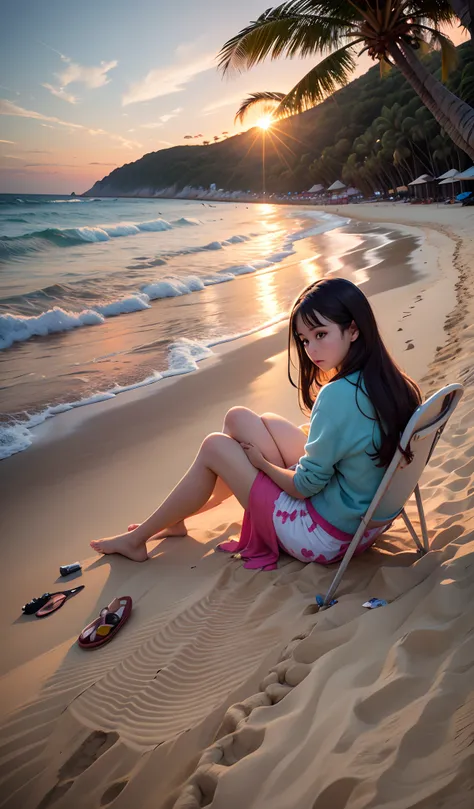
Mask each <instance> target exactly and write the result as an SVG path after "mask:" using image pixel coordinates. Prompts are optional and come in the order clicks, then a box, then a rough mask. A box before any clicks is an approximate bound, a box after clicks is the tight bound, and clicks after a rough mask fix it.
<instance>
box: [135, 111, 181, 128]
mask: <svg viewBox="0 0 474 809" xmlns="http://www.w3.org/2000/svg"><path fill="white" fill-rule="evenodd" d="M182 111H183V108H182V107H176V109H175V110H171V112H167V113H166V114H165V115H160V118H159V120H158V121H153V122H152V123H149V124H140V127H139V128H140V129H159V128H160V127H161V126H163V124H165V123H166V122H167V121H171V119H172V118H176V116H177V115H179V113H180V112H182ZM128 131H129V132H131V130H130V129H129V130H128Z"/></svg>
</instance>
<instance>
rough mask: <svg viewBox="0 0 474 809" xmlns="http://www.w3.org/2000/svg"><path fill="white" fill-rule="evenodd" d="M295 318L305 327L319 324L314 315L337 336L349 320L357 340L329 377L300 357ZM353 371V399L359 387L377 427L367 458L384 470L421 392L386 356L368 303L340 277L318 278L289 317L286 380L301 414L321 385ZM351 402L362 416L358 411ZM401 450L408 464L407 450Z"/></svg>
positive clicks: (357, 290)
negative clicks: (336, 328) (295, 360)
mask: <svg viewBox="0 0 474 809" xmlns="http://www.w3.org/2000/svg"><path fill="white" fill-rule="evenodd" d="M297 314H300V315H301V318H302V320H303V322H304V323H305V325H306V326H307V327H308V328H315V327H318V326H323V325H324V324H323V323H322V322H321V321H320V320H319V319H318V315H322V317H324V318H325V319H326V320H330V321H331V322H332V323H337V325H338V326H339V328H340V329H341V332H343V331H345V330H346V329H348V328H349V326H350V325H351V323H352V322H354V323H355V324H356V326H357V328H358V330H359V336H358V337H357V339H356V340H354V341H353V342H352V343H351V344H350V348H349V351H348V353H347V355H346V357H345V359H344V361H343V363H342V365H341V367H340V368H338V369H337V370H336V373H335V374H333V375H332V376H331V375H330V374H328V373H325V372H324V371H323V370H322V369H321V368H318V366H317V365H314V363H312V362H311V360H310V359H309V357H308V355H307V354H306V351H305V349H304V347H303V344H302V342H301V340H300V339H299V337H298V329H297V327H296V315H297ZM292 343H294V344H295V346H296V350H297V353H298V383H297V384H296V383H295V382H294V381H293V379H292V377H291V366H292V365H293V367H294V363H292V360H291V347H292ZM356 371H360V372H361V373H360V374H359V379H358V381H357V383H353V384H355V385H356V387H357V389H358V390H357V391H356V400H357V396H358V392H359V389H362V390H364V388H365V390H366V392H367V394H368V397H369V399H370V401H371V403H372V405H373V407H374V410H375V414H376V421H377V422H378V425H379V427H380V434H381V443H380V446H378V447H376V452H375V453H374V454H373V455H371V457H373V458H374V460H375V461H376V462H377V466H379V467H387V466H388V465H389V463H390V461H391V460H392V457H393V455H394V453H395V450H396V449H397V447H399V442H400V436H401V434H402V432H403V430H404V428H405V427H406V425H407V423H408V421H409V419H410V418H411V416H412V415H413V413H414V411H415V410H416V408H417V407H418V405H419V404H420V403H421V401H422V396H421V391H420V389H419V387H418V385H417V384H416V382H414V381H413V379H410V377H409V376H407V374H405V373H403V371H402V370H401V368H399V367H398V365H397V364H396V362H395V360H394V359H393V358H392V357H391V356H390V354H389V352H388V350H387V348H386V347H385V345H384V342H383V340H382V338H381V336H380V333H379V330H378V327H377V322H376V320H375V316H374V313H373V311H372V308H371V306H370V303H369V301H368V300H367V298H366V297H365V295H364V293H363V292H361V290H360V289H359V287H357V286H356V285H355V284H353V283H352V282H351V281H347V280H346V279H345V278H323V279H321V280H319V281H316V282H315V283H313V284H310V286H308V287H306V289H304V290H303V291H302V292H301V294H300V295H298V298H297V299H296V301H295V303H294V304H293V308H292V310H291V314H290V328H289V336H288V377H289V379H290V382H291V384H292V385H293V387H295V388H298V398H299V403H300V407H301V409H302V411H303V412H305V411H306V412H308V411H310V410H311V409H312V407H313V404H314V401H315V399H316V396H317V394H318V392H319V390H320V388H321V387H322V386H323V385H324V384H325V383H326V382H329V381H335V380H336V379H342V378H343V377H346V376H348V375H349V374H352V373H354V372H356ZM362 385H364V388H363V387H362ZM357 404H358V407H359V410H361V412H362V413H363V412H364V410H363V408H361V407H360V405H359V403H357ZM364 415H367V414H366V413H364ZM367 417H368V418H371V417H370V416H367ZM402 452H403V454H404V456H405V459H406V460H407V461H408V462H410V461H411V460H412V454H411V452H410V450H409V449H407V450H405V451H403V450H402Z"/></svg>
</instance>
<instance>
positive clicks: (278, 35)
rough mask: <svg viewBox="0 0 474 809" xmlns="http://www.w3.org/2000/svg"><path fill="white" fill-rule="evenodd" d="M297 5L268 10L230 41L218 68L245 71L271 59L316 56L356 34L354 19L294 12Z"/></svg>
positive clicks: (220, 57)
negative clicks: (293, 8)
mask: <svg viewBox="0 0 474 809" xmlns="http://www.w3.org/2000/svg"><path fill="white" fill-rule="evenodd" d="M294 5H295V3H294V2H289V3H284V4H283V5H281V6H277V7H276V8H274V9H271V8H270V9H267V11H265V12H264V13H263V14H261V15H260V17H259V18H258V19H257V20H256V21H254V22H251V23H250V24H249V25H248V26H247V27H246V28H243V29H242V30H241V31H240V32H239V33H238V34H236V36H234V37H232V38H231V39H229V40H228V41H227V42H226V43H225V45H224V46H223V47H222V49H221V51H220V52H219V54H218V57H217V58H218V60H219V61H218V66H219V68H220V69H221V70H222V71H223V72H224V73H226V72H227V71H229V70H232V69H234V70H240V71H242V70H246V69H248V68H251V67H253V66H254V65H255V64H257V63H258V62H262V61H263V60H264V59H266V58H267V57H268V56H269V57H270V58H271V59H278V58H279V57H280V56H283V55H285V56H287V57H289V58H290V59H291V58H293V57H294V56H296V55H298V56H299V57H303V58H304V57H305V56H309V55H314V54H316V53H318V52H320V51H322V50H324V49H325V48H328V47H338V46H339V45H341V44H345V43H346V42H347V38H348V36H350V35H351V34H354V26H353V24H352V21H351V19H339V18H338V17H336V16H335V15H333V14H331V15H330V16H316V15H314V14H300V13H296V12H295V11H293V10H292V8H291V7H292V6H294Z"/></svg>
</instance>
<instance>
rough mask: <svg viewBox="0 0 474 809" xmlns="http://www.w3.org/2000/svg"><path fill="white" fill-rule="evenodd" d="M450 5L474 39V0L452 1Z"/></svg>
mask: <svg viewBox="0 0 474 809" xmlns="http://www.w3.org/2000/svg"><path fill="white" fill-rule="evenodd" d="M450 5H452V7H453V11H454V13H455V14H456V16H457V17H459V19H460V20H461V22H462V24H463V25H464V27H465V28H467V30H468V31H469V33H470V34H471V39H473V38H474V0H450Z"/></svg>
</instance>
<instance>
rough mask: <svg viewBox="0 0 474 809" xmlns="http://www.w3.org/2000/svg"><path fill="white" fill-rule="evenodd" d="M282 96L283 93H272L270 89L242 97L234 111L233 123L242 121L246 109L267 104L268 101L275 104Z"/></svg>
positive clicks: (246, 111) (283, 95) (283, 96)
mask: <svg viewBox="0 0 474 809" xmlns="http://www.w3.org/2000/svg"><path fill="white" fill-rule="evenodd" d="M284 98H285V93H272V92H271V91H270V90H265V91H262V92H260V93H250V95H249V96H248V97H247V98H244V100H243V101H242V102H241V104H240V107H239V109H238V110H237V112H236V115H235V118H234V123H237V122H240V123H242V121H243V120H244V118H245V116H246V115H247V113H248V111H249V110H250V109H252V108H253V107H256V106H257V105H259V104H269V103H270V102H273V103H274V104H275V105H276V104H278V103H279V102H280V101H282V100H283V99H284Z"/></svg>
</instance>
